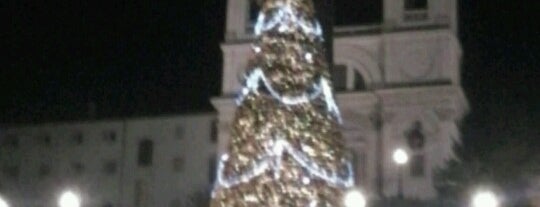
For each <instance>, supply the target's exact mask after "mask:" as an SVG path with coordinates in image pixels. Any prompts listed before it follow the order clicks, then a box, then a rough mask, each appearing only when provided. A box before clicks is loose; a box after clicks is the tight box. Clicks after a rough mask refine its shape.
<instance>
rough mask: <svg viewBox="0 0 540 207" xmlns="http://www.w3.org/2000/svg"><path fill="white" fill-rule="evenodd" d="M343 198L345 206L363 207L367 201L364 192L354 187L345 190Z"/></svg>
mask: <svg viewBox="0 0 540 207" xmlns="http://www.w3.org/2000/svg"><path fill="white" fill-rule="evenodd" d="M344 199H345V200H344V203H345V207H365V206H366V203H367V201H366V197H365V196H364V194H363V193H362V192H360V191H359V190H356V189H354V190H350V191H349V192H347V194H345V198H344Z"/></svg>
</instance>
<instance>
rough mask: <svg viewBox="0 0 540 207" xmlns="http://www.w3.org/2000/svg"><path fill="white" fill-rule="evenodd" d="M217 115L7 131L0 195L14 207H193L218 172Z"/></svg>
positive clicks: (1, 137)
mask: <svg viewBox="0 0 540 207" xmlns="http://www.w3.org/2000/svg"><path fill="white" fill-rule="evenodd" d="M214 117H215V115H214V114H213V113H205V114H192V115H170V116H159V117H148V118H133V119H123V120H101V121H84V122H63V123H43V124H35V125H24V126H7V127H3V128H1V129H0V194H1V195H2V196H4V197H5V199H8V200H9V201H10V203H11V205H12V206H25V207H46V206H56V203H57V199H58V197H59V195H60V194H61V193H62V192H63V191H65V190H71V191H74V192H77V193H78V194H80V196H81V198H82V204H83V206H84V207H114V206H131V207H150V206H169V207H187V206H191V203H190V197H191V196H194V195H197V193H201V192H202V193H206V194H207V193H208V192H209V190H210V187H211V183H212V182H213V177H214V172H215V169H213V168H214V167H213V166H214V163H215V149H216V144H215V143H216V131H215V130H214V129H215V127H214V126H215V121H214Z"/></svg>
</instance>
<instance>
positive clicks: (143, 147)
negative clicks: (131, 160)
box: [138, 139, 154, 167]
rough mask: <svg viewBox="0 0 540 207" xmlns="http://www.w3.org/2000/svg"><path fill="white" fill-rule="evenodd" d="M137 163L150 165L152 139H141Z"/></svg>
mask: <svg viewBox="0 0 540 207" xmlns="http://www.w3.org/2000/svg"><path fill="white" fill-rule="evenodd" d="M138 153H139V154H138V163H139V166H141V167H148V166H151V165H152V161H153V156H154V142H153V141H152V140H148V139H146V140H143V141H141V142H140V143H139V152H138Z"/></svg>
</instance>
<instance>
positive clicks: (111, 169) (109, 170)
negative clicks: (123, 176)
mask: <svg viewBox="0 0 540 207" xmlns="http://www.w3.org/2000/svg"><path fill="white" fill-rule="evenodd" d="M116 170H117V165H116V161H114V160H111V161H107V162H105V164H103V172H104V173H105V174H107V175H114V174H115V173H116Z"/></svg>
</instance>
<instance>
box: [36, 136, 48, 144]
mask: <svg viewBox="0 0 540 207" xmlns="http://www.w3.org/2000/svg"><path fill="white" fill-rule="evenodd" d="M36 140H37V142H39V143H40V144H42V145H43V146H50V145H51V143H52V140H51V136H50V135H48V134H42V135H39V136H38V137H37V138H36Z"/></svg>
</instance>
